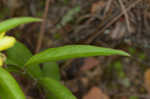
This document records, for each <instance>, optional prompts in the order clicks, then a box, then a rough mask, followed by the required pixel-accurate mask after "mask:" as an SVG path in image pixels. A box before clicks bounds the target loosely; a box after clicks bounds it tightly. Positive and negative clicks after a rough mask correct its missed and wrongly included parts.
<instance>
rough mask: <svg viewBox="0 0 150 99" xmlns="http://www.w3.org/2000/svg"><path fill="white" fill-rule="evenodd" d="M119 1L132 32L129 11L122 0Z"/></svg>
mask: <svg viewBox="0 0 150 99" xmlns="http://www.w3.org/2000/svg"><path fill="white" fill-rule="evenodd" d="M119 3H120V6H121V9H122V11H123V13H124V16H125V20H126V24H127V29H128V32H130V33H131V32H132V29H131V26H130V22H129V16H128V12H127V10H126V8H125V6H124V5H123V2H122V0H119Z"/></svg>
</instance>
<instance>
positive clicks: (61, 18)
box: [0, 0, 150, 99]
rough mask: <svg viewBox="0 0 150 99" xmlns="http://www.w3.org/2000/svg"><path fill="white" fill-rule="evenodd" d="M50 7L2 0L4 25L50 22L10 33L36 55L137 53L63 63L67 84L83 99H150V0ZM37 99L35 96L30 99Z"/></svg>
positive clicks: (76, 1) (55, 1)
mask: <svg viewBox="0 0 150 99" xmlns="http://www.w3.org/2000/svg"><path fill="white" fill-rule="evenodd" d="M45 2H46V0H0V21H2V20H4V19H8V18H12V17H19V16H33V17H40V18H43V17H44V20H45V21H43V23H42V24H43V25H41V24H40V23H32V24H28V25H23V26H21V27H19V28H17V29H14V30H12V31H10V32H13V33H14V36H16V37H17V39H18V40H20V41H21V42H23V43H24V44H26V45H27V46H28V47H29V48H30V49H31V50H32V52H33V53H36V52H37V51H39V49H40V51H42V50H44V49H46V48H50V47H57V46H62V45H69V44H90V45H96V46H103V47H109V48H115V49H121V50H124V51H127V52H128V53H129V54H131V57H121V56H109V57H106V56H105V57H104V56H99V57H89V58H80V59H72V60H67V61H61V62H59V64H60V68H61V69H60V70H61V77H62V82H63V83H64V84H65V85H66V86H67V87H68V88H69V89H70V90H71V91H72V92H73V93H74V94H75V95H76V96H77V97H78V99H150V93H148V91H149V90H150V84H147V83H145V82H150V73H148V72H146V71H148V70H149V68H150V51H149V48H150V0H50V3H49V4H47V5H46V4H45ZM47 6H49V7H48V9H47V11H46V9H45V8H46V7H47ZM40 33H41V34H40ZM42 33H43V38H41V39H40V36H41V35H42ZM39 34H40V35H39ZM37 41H39V42H40V41H41V42H42V45H41V46H40V43H39V42H37ZM35 90H36V89H35ZM35 90H32V91H35ZM34 97H36V94H35V93H34V92H33V94H31V95H30V99H34ZM36 99H38V98H36ZM39 99H41V98H39Z"/></svg>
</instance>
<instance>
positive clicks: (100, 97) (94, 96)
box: [82, 87, 109, 99]
mask: <svg viewBox="0 0 150 99" xmlns="http://www.w3.org/2000/svg"><path fill="white" fill-rule="evenodd" d="M82 99H109V97H108V96H107V95H106V94H105V93H103V92H102V90H101V89H99V88H97V87H93V88H91V89H90V91H89V92H88V93H87V94H86V95H85V96H83V98H82Z"/></svg>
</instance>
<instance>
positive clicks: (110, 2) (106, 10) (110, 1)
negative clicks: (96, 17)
mask: <svg viewBox="0 0 150 99" xmlns="http://www.w3.org/2000/svg"><path fill="white" fill-rule="evenodd" d="M113 1H114V0H109V1H108V3H107V5H106V8H105V12H104V16H105V15H106V13H107V12H108V11H109V9H110V7H111V4H112V2H113Z"/></svg>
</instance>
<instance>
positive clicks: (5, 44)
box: [0, 36, 16, 51]
mask: <svg viewBox="0 0 150 99" xmlns="http://www.w3.org/2000/svg"><path fill="white" fill-rule="evenodd" d="M15 42H16V39H15V38H14V37H11V36H4V37H3V38H2V39H0V51H3V50H6V49H8V48H10V47H12V46H13V45H14V44H15Z"/></svg>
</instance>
